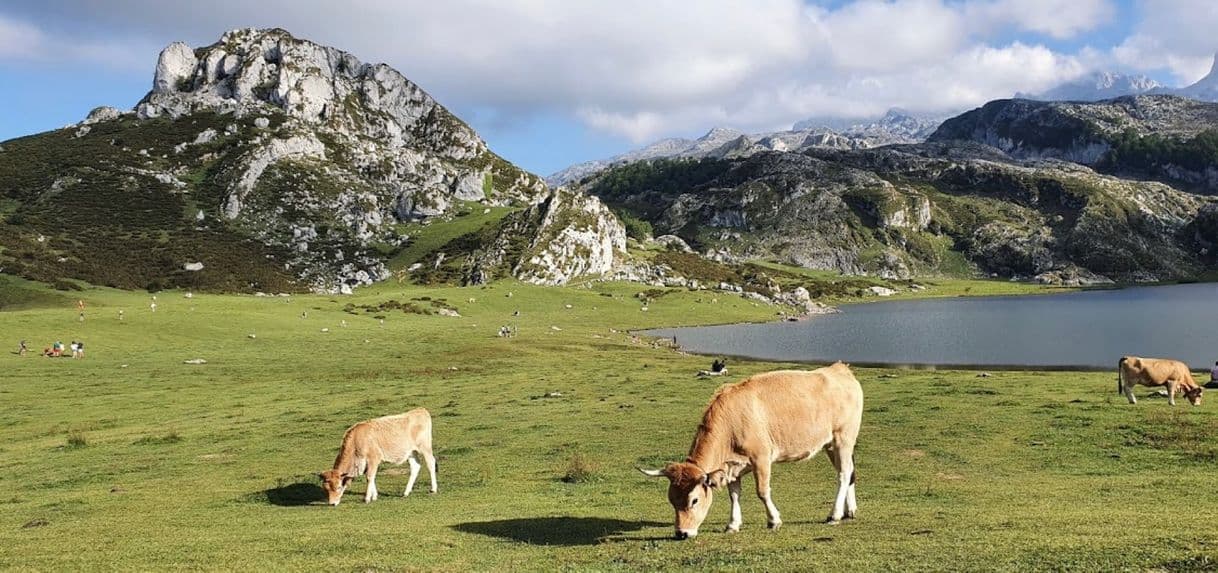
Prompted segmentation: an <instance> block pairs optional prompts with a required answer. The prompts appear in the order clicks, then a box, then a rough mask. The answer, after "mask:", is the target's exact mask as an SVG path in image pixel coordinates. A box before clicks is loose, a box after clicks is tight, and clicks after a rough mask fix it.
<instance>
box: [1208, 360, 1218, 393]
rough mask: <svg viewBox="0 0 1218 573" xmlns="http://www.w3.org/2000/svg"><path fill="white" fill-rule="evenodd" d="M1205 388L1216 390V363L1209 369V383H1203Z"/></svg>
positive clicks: (1217, 374) (1217, 376)
mask: <svg viewBox="0 0 1218 573" xmlns="http://www.w3.org/2000/svg"><path fill="white" fill-rule="evenodd" d="M1205 387H1206V388H1218V362H1215V363H1214V367H1213V368H1210V381H1209V382H1206V383H1205Z"/></svg>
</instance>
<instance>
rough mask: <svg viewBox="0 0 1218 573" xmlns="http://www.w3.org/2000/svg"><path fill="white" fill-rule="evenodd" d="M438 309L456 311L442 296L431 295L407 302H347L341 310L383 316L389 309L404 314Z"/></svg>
mask: <svg viewBox="0 0 1218 573" xmlns="http://www.w3.org/2000/svg"><path fill="white" fill-rule="evenodd" d="M440 309H446V310H451V311H453V312H456V311H457V307H455V306H453V305H451V304H448V301H447V300H445V299H442V298H437V299H433V298H431V297H426V296H424V297H417V298H413V299H410V301H407V302H399V301H397V300H394V299H390V300H387V301H384V302H382V303H379V304H375V305H373V304H359V305H357V304H355V303H347V304H346V305H345V306H343V312H345V313H347V314H352V315H356V316H358V315H359V313H360V312H363V313H365V314H376V316H374V317H373V318H384V314H377V313H385V312H390V311H401V312H403V313H406V314H422V315H429V314H436V312H437V311H438V310H440Z"/></svg>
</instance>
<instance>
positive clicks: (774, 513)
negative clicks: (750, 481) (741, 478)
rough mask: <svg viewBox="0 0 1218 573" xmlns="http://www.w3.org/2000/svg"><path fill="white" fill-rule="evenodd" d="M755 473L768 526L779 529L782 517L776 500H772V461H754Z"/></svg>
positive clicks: (758, 493)
mask: <svg viewBox="0 0 1218 573" xmlns="http://www.w3.org/2000/svg"><path fill="white" fill-rule="evenodd" d="M752 462H753V473H755V474H756V476H757V497H759V498H761V503H764V504H765V514H766V522H767V523H766V525H767V526H769V528H770V529H778V528H779V527H780V526H782V517H781V516H780V515H779V514H778V507H777V506H775V505H774V500H773V499H770V464H771V462H770V459H769V458H768V457H767V458H758V459H754V460H752Z"/></svg>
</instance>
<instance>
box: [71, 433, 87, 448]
mask: <svg viewBox="0 0 1218 573" xmlns="http://www.w3.org/2000/svg"><path fill="white" fill-rule="evenodd" d="M66 445H67V447H68V449H78V448H84V447H87V446H88V445H89V439H88V438H86V437H85V434H84V433H83V432H68V441H67V444H66Z"/></svg>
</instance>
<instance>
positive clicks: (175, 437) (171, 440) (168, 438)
mask: <svg viewBox="0 0 1218 573" xmlns="http://www.w3.org/2000/svg"><path fill="white" fill-rule="evenodd" d="M182 440H183V438H182V435H181V434H179V433H177V432H176V431H172V432H169V433H168V434H165V435H163V436H144V437H142V438H140V439H138V440H136V441H135V442H134V444H135V445H137V446H154V445H160V444H176V443H178V442H181V441H182Z"/></svg>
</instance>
